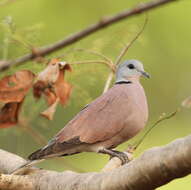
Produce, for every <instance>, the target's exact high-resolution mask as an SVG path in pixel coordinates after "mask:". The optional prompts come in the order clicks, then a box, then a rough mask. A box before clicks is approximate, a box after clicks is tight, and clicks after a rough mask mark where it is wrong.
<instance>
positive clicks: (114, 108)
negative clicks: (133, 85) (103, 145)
mask: <svg viewBox="0 0 191 190" xmlns="http://www.w3.org/2000/svg"><path fill="white" fill-rule="evenodd" d="M129 90H130V89H129ZM126 91H128V85H126V86H124V85H123V87H122V85H116V86H114V87H113V88H111V89H110V90H109V91H108V92H106V93H105V94H103V95H102V96H100V97H99V98H97V99H96V100H95V101H93V102H92V103H91V104H89V105H88V106H87V107H86V108H85V109H83V110H82V111H81V112H79V113H78V114H77V115H76V117H74V119H73V120H71V121H70V122H69V123H68V124H67V125H66V126H65V127H64V128H63V129H62V130H61V131H60V132H59V133H58V134H57V135H56V137H55V139H56V142H59V143H63V142H67V141H68V140H71V139H74V138H76V137H78V138H79V140H80V142H84V143H96V142H101V141H105V140H107V139H110V138H111V137H112V136H114V135H116V134H117V133H118V132H119V131H120V130H121V129H122V128H123V127H124V121H125V120H126V118H127V117H128V115H129V113H130V112H131V107H130V104H129V97H128V93H127V92H126ZM130 91H131V90H130Z"/></svg>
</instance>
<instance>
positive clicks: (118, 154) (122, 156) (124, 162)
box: [111, 150, 130, 165]
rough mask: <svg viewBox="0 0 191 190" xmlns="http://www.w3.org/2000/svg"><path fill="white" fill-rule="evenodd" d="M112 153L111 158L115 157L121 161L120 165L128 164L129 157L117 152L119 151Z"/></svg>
mask: <svg viewBox="0 0 191 190" xmlns="http://www.w3.org/2000/svg"><path fill="white" fill-rule="evenodd" d="M112 151H113V152H114V154H113V155H111V158H113V157H117V158H119V159H120V160H121V162H122V165H124V164H126V163H128V162H129V161H130V160H129V157H128V155H127V154H126V153H124V152H119V151H116V150H112Z"/></svg>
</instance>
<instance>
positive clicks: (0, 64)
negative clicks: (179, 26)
mask: <svg viewBox="0 0 191 190" xmlns="http://www.w3.org/2000/svg"><path fill="white" fill-rule="evenodd" d="M173 1H177V0H153V1H150V2H147V3H141V4H139V5H138V6H136V7H134V8H133V9H128V10H125V11H123V12H120V13H118V14H116V15H114V16H110V17H104V18H103V19H102V20H100V21H99V22H97V23H95V24H93V25H90V26H89V27H87V28H86V29H84V30H81V31H79V32H77V33H75V34H72V35H70V36H68V37H66V38H65V39H63V40H60V41H58V42H55V43H53V44H50V45H47V46H44V47H40V48H38V49H36V48H35V52H36V53H29V54H26V55H24V56H22V57H19V58H17V59H15V60H10V61H4V60H3V61H0V71H2V70H5V69H8V68H9V67H10V66H12V65H16V64H20V63H24V62H26V61H29V60H31V59H34V58H37V57H40V56H45V55H48V54H50V53H53V52H55V51H57V50H59V49H61V48H64V47H66V46H69V45H71V44H73V43H75V42H77V41H79V40H81V39H83V38H85V37H87V36H89V35H90V34H93V33H95V32H97V31H98V30H101V29H103V28H105V27H107V26H110V25H112V24H114V23H117V22H119V21H121V20H123V19H126V18H129V17H132V16H135V15H137V14H140V13H143V12H145V11H149V10H151V9H154V8H156V7H158V6H161V5H164V4H166V3H170V2H173Z"/></svg>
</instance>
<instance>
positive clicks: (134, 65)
mask: <svg viewBox="0 0 191 190" xmlns="http://www.w3.org/2000/svg"><path fill="white" fill-rule="evenodd" d="M140 76H144V77H147V78H150V76H149V74H148V73H146V72H145V71H144V68H143V64H142V63H141V62H140V61H138V60H134V59H132V60H127V61H125V62H123V63H122V64H120V65H119V66H118V68H117V72H116V82H120V81H129V80H130V79H131V78H139V77H140Z"/></svg>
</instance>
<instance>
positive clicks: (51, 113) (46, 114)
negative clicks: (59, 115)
mask: <svg viewBox="0 0 191 190" xmlns="http://www.w3.org/2000/svg"><path fill="white" fill-rule="evenodd" d="M58 103H59V99H58V98H57V99H56V101H55V102H54V103H53V104H52V105H51V106H49V107H48V108H47V109H46V110H45V111H43V112H41V113H40V114H41V115H42V116H43V117H45V118H47V119H48V120H53V117H54V114H55V112H56V108H57V105H58Z"/></svg>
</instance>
